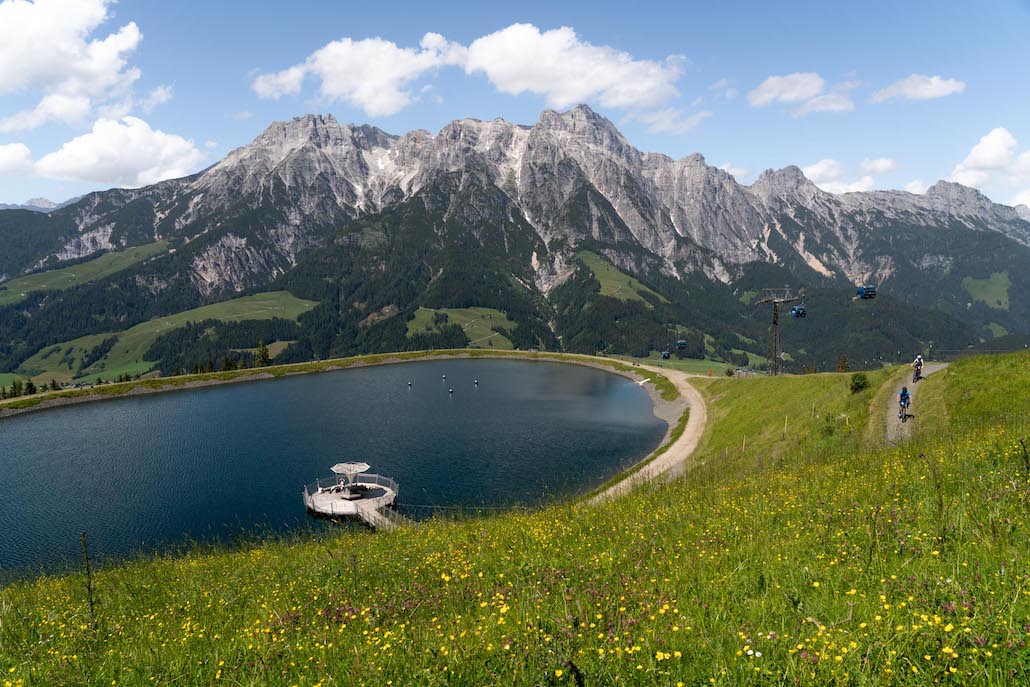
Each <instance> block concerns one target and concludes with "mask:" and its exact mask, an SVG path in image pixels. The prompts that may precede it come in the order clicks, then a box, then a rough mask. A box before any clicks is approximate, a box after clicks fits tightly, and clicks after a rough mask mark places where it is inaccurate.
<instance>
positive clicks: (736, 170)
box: [719, 162, 751, 179]
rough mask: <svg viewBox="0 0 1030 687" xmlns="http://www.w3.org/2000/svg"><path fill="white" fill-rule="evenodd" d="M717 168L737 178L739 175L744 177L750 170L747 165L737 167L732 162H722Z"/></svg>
mask: <svg viewBox="0 0 1030 687" xmlns="http://www.w3.org/2000/svg"><path fill="white" fill-rule="evenodd" d="M719 169H721V170H722V171H724V172H726V173H727V174H729V175H731V176H733V177H735V178H737V179H740V178H741V177H746V176H747V175H748V174H750V173H751V170H750V169H748V168H747V167H737V166H736V165H734V164H733V163H732V162H724V163H722V164H721V165H719Z"/></svg>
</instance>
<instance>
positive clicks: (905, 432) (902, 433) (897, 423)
mask: <svg viewBox="0 0 1030 687" xmlns="http://www.w3.org/2000/svg"><path fill="white" fill-rule="evenodd" d="M947 366H948V364H947V363H926V364H924V365H923V379H924V380H925V379H926V378H927V377H929V376H930V375H932V374H933V373H934V372H937V371H938V370H943V369H944V368H945V367H947ZM902 380H903V381H901V382H894V384H895V386H896V387H897V388H896V389H894V390H892V391H891V393H890V394H889V395H888V397H887V441H889V442H891V443H896V442H899V441H901V440H903V439H907V438H909V437H910V436H912V422H913V420H915V419H916V417H917V416H918V409H917V406H916V392H918V391H919V387H920V385H921V384H922V382H919V383H916V384H912V377H911V372H906V373H905V377H903V378H902ZM888 383H889V382H888ZM902 386H907V387H908V393H909V395H910V396H911V397H912V407H911V408H910V409H909V415H908V421H907V422H902V421H901V420H900V419H899V418H898V391H900V390H901V387H902Z"/></svg>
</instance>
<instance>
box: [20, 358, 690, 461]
mask: <svg viewBox="0 0 1030 687" xmlns="http://www.w3.org/2000/svg"><path fill="white" fill-rule="evenodd" d="M477 358H480V359H484V360H522V361H526V362H557V363H567V364H573V365H581V366H584V367H593V368H595V369H599V370H602V371H605V372H610V373H612V374H617V375H619V376H621V377H626V378H628V379H632V380H633V381H635V382H637V383H638V384H640V386H641V387H642V388H643V389H644V390H645V391H646V392H647V393H648V395H649V396H650V397H651V404H652V406H653V412H654V414H655V417H657V418H658V419H660V420H663V421H664V422H665V423H666V425H667V426H668V428H667V430H666V434H665V436H664V437H663V439H662V441H661V442H660V444H659V445H662V444H664V443H666V442H667V441H668V439H669V436H670V434H671V432H672V429H673V427H674V426H675V424H676V422H677V421H678V419H679V417H680V416H681V415H682V413H683V410H684V409H685V408H686V401H685V399H683V398H682V396H681V395H680V394H679V392H678V391H676V390H675V386H673V385H672V384H671V382H669V381H668V379H667V378H666V377H665V376H664V375H661V374H659V373H652V376H648V375H646V374H644V371H643V370H642V369H640V368H639V366H636V365H633V366H631V365H628V364H626V363H624V362H621V361H617V360H612V359H610V358H599V357H596V356H588V355H582V354H578V353H557V352H555V353H548V352H535V351H499V350H489V349H448V350H440V351H414V352H400V353H379V354H372V355H365V356H354V357H350V358H333V359H331V360H324V361H317V362H308V363H292V364H288V365H273V366H270V367H263V368H250V369H247V370H234V371H231V372H213V373H205V374H199V375H181V376H175V377H159V378H157V379H141V380H136V381H132V382H116V383H112V384H104V385H101V386H97V387H92V388H90V389H72V390H62V391H51V392H46V393H41V394H36V395H34V396H20V397H18V398H14V399H6V400H4V401H0V422H2V421H3V420H5V419H7V418H10V417H15V416H18V415H23V414H25V413H32V412H40V411H44V410H50V409H54V408H63V407H66V406H73V405H80V404H83V403H95V402H98V401H107V400H115V399H119V398H131V397H136V396H146V395H150V394H161V393H170V392H175V391H187V390H191V389H204V388H208V387H213V386H222V385H225V384H238V383H243V382H260V381H267V380H271V379H279V378H280V377H293V376H296V375H303V374H316V373H321V372H338V371H342V370H348V369H352V368H361V367H375V366H379V365H392V364H397V363H407V362H417V361H431V360H463V359H465V360H468V359H477ZM653 377H659V378H660V379H661V380H662V381H664V382H666V384H668V385H669V387H671V388H672V389H673V392H674V394H675V395H674V396H673V395H672V394H669V393H668V388H666V389H659V388H658V386H657V385H656V383H655V381H654V380H653ZM645 460H646V458H645Z"/></svg>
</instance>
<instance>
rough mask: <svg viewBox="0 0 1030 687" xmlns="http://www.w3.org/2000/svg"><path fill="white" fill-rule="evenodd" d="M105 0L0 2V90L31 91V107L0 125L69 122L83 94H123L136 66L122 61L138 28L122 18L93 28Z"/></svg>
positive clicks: (99, 98)
mask: <svg viewBox="0 0 1030 687" xmlns="http://www.w3.org/2000/svg"><path fill="white" fill-rule="evenodd" d="M111 4H113V3H112V1H111V0H36V1H35V2H27V1H26V0H3V1H2V2H0V95H5V94H11V93H21V92H26V91H35V92H40V93H41V94H42V100H41V102H40V103H39V105H37V106H36V107H34V108H32V109H29V110H25V111H22V112H17V113H15V114H13V115H11V116H8V117H7V118H6V119H4V120H3V123H2V126H3V128H4V130H6V131H14V130H18V129H31V128H35V127H37V126H40V125H41V124H43V123H45V122H47V121H60V122H65V123H69V122H73V121H76V120H78V119H81V117H82V111H83V105H82V104H83V102H88V103H90V104H91V105H92V104H95V103H97V102H104V101H108V100H113V99H118V98H122V97H125V95H126V94H127V93H128V92H129V91H130V89H131V87H132V84H133V83H134V82H135V81H136V80H137V79H138V78H139V76H140V71H139V70H138V69H136V68H135V67H132V66H130V65H129V64H128V62H127V61H126V57H127V56H128V55H129V54H130V53H131V52H132V51H133V50H135V49H136V47H137V46H138V45H139V43H140V40H141V39H142V34H141V33H140V31H139V28H138V27H137V26H136V24H134V23H132V22H129V23H128V24H125V25H124V26H122V27H121V28H119V29H118V30H116V31H114V32H113V33H110V34H108V35H106V36H97V35H94V34H95V33H96V32H97V31H98V29H99V27H100V26H101V24H103V23H104V22H105V21H106V20H107V19H108V18H109V12H108V9H109V7H110V5H111Z"/></svg>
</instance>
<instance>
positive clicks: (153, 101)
mask: <svg viewBox="0 0 1030 687" xmlns="http://www.w3.org/2000/svg"><path fill="white" fill-rule="evenodd" d="M171 99H172V87H171V86H168V85H166V84H161V85H160V86H158V87H157V88H155V89H153V90H152V91H150V93H147V97H145V98H144V99H143V102H142V103H140V107H142V108H143V111H144V112H153V111H154V109H155V108H157V107H160V106H161V105H164V104H165V103H167V102H168V101H169V100H171Z"/></svg>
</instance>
